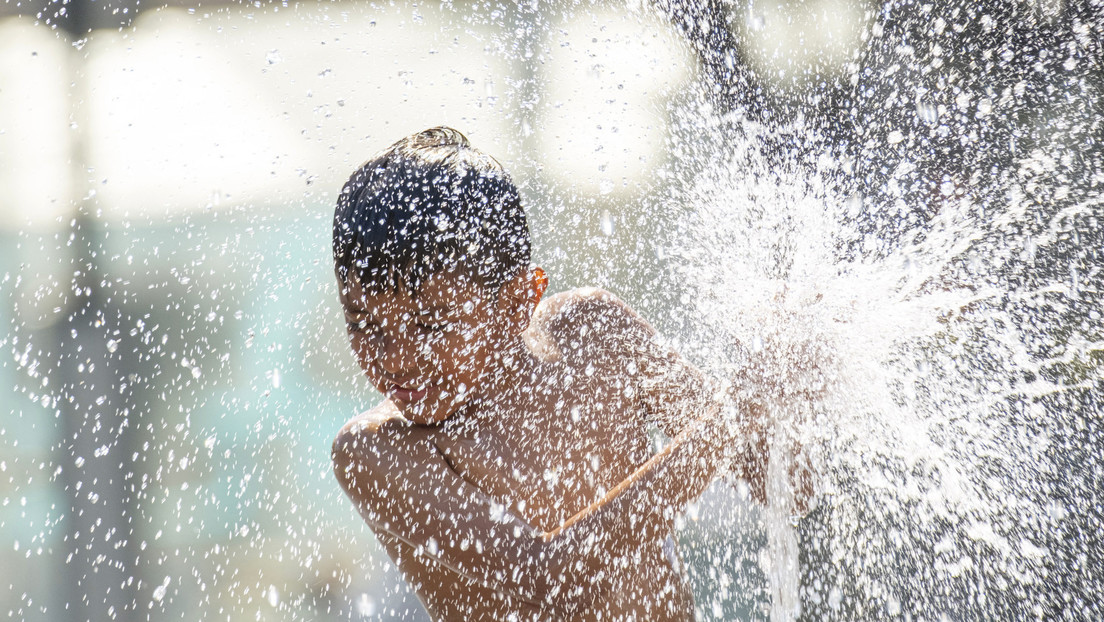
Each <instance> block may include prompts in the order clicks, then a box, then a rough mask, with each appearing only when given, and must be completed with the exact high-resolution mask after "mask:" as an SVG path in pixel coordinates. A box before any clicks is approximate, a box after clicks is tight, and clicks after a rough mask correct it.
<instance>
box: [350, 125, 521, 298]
mask: <svg viewBox="0 0 1104 622" xmlns="http://www.w3.org/2000/svg"><path fill="white" fill-rule="evenodd" d="M333 255H334V271H335V272H336V274H337V277H338V279H340V280H341V281H342V282H343V283H344V282H346V281H347V280H348V279H349V277H350V276H351V275H355V276H356V277H357V279H358V280H359V282H360V284H361V287H363V288H365V290H366V291H369V292H373V293H381V292H395V291H398V290H399V289H406V290H407V291H409V292H410V293H411V295H416V294H417V291H418V289H419V288H420V287H421V285H422V283H424V282H425V280H426V279H427V278H428V277H429V276H430V275H431V274H433V273H435V272H439V271H442V270H449V269H466V270H468V271H470V273H471V274H472V275H473V276H475V277H476V279H477V280H478V281H479V282H480V283H481V284H482V285H483V286H485V287H487V288H489V289H493V290H494V291H495V292H496V293H497V291H498V289H499V288H500V287H501V286H502V284H503V283H505V282H506V281H507V280H509V279H510V278H511V277H513V276H514V275H516V274H517V273H518V272H519V271H520V270H521V269H522V268H525V267H527V266H528V265H529V227H528V225H527V224H526V220H525V212H524V210H522V207H521V199H520V196H519V194H518V190H517V187H516V186H515V185H514V182H513V181H512V180H511V179H510V176H509V175H507V174H506V171H505V170H503V168H502V165H501V164H499V163H498V161H497V160H495V159H494V158H492V157H490V156H489V155H486V154H485V153H483V152H481V151H479V150H478V149H476V148H474V147H472V146H471V143H469V142H468V139H467V138H466V137H465V136H464V135H463V134H461V133H460V132H458V131H456V130H454V129H452V128H448V127H435V128H432V129H428V130H425V131H423V132H418V133H417V134H414V135H412V136H408V137H406V138H404V139H402V140H400V141H398V142H397V143H395V144H393V145H391V146H390V147H388V148H387V149H386V150H385V151H384V152H383V153H381V154H379V155H377V156H376V157H374V158H372V159H371V160H368V161H367V162H365V163H364V164H363V165H362V166H361V167H360V168H359V169H357V170H356V172H354V173H353V174H352V176H351V177H349V181H348V182H346V183H345V187H344V188H342V190H341V196H340V197H338V200H337V208H336V209H335V210H334V221H333Z"/></svg>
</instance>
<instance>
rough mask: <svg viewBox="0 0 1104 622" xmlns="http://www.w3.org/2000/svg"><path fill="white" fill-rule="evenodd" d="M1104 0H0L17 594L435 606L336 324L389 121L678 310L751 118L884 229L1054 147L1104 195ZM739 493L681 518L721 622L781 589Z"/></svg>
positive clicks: (573, 271) (412, 612) (0, 568)
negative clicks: (354, 495) (335, 257)
mask: <svg viewBox="0 0 1104 622" xmlns="http://www.w3.org/2000/svg"><path fill="white" fill-rule="evenodd" d="M1100 14H1101V6H1100V4H1099V3H1093V2H1080V3H1078V2H1072V1H1070V2H1067V1H1066V0H1046V1H1036V0H1015V1H1010V2H1004V1H1000V2H997V1H996V0H993V1H992V2H982V3H972V2H971V3H966V2H945V1H939V0H937V1H935V2H933V3H926V4H925V3H918V2H899V3H890V4H888V5H884V6H883V5H880V4H877V3H875V2H873V1H869V0H805V1H797V0H780V1H778V2H773V3H758V2H755V3H729V2H719V1H714V0H701V1H700V2H684V1H679V0H663V1H657V2H654V3H648V2H552V3H546V2H539V1H537V0H533V1H532V2H524V3H515V2H501V3H499V2H493V1H482V0H480V1H472V2H467V1H459V0H457V1H453V2H443V3H426V2H413V1H405V0H402V1H393V2H365V1H337V2H286V1H285V2H270V1H267V0H266V1H264V2H261V1H259V0H258V1H257V2H248V3H247V2H221V1H215V2H202V3H200V2H190V1H188V0H170V1H168V2H154V3H140V2H139V1H138V0H62V1H59V2H47V1H39V0H3V2H2V3H0V301H2V302H0V326H2V327H3V329H2V330H0V560H2V563H0V614H4V615H7V616H8V617H9V618H13V619H19V620H107V619H114V620H139V619H142V620H169V619H183V620H189V619H226V620H246V619H248V620H288V619H295V620H299V619H303V620H331V619H378V620H392V619H424V614H423V613H422V612H421V610H420V607H419V606H418V604H417V602H416V599H415V598H414V597H413V596H412V594H411V593H410V591H409V590H408V589H407V588H406V587H405V586H404V585H403V583H402V581H401V579H400V578H399V577H398V574H397V572H396V571H395V570H394V569H393V568H392V567H391V565H390V563H389V562H387V561H386V558H385V556H384V555H382V553H381V552H380V551H379V549H378V548H377V547H376V544H375V541H374V539H373V538H372V536H371V533H370V532H369V530H368V529H367V528H366V527H364V526H363V524H362V523H361V521H360V519H359V518H358V517H357V516H356V515H355V513H354V512H353V510H352V508H351V506H350V504H349V503H348V502H347V501H346V500H345V499H344V497H343V496H342V494H341V492H340V490H339V489H338V487H337V486H336V483H335V480H334V479H333V477H332V475H331V473H330V467H329V448H330V441H331V439H332V437H333V435H334V433H335V432H336V430H337V429H338V428H339V427H340V426H341V424H342V423H343V422H344V421H346V420H347V419H348V418H350V417H351V416H352V415H354V414H355V413H357V412H359V411H361V410H364V409H366V408H368V407H370V406H371V405H372V404H374V403H375V401H376V400H377V399H378V396H377V395H374V394H373V392H372V389H371V388H370V387H368V385H367V384H366V383H365V382H364V381H363V380H362V379H361V378H360V376H359V373H358V370H357V367H356V364H355V362H354V361H353V359H352V356H351V354H350V352H349V351H348V347H347V343H346V339H345V336H344V333H343V327H342V323H341V320H340V311H339V308H338V306H337V301H336V290H335V285H334V279H333V276H332V271H331V264H330V261H331V258H330V220H331V218H332V209H333V203H334V201H335V198H336V196H337V194H338V192H339V190H340V188H341V185H342V183H343V182H344V180H345V178H346V177H347V175H348V174H349V173H350V172H351V171H352V170H353V169H354V168H356V167H357V166H358V165H359V164H360V163H361V162H362V161H364V160H365V159H367V158H368V157H370V156H371V155H372V154H374V153H375V152H377V151H379V150H381V149H383V148H384V147H386V146H387V145H389V144H390V143H392V142H393V141H395V140H397V139H398V138H400V137H402V136H405V135H407V134H410V133H412V132H414V131H417V130H420V129H424V128H427V127H431V126H435V125H441V124H445V125H451V126H454V127H456V128H458V129H460V130H461V131H463V132H465V133H466V134H467V135H468V136H469V138H471V140H472V141H473V143H474V144H475V145H477V146H478V147H480V148H482V149H484V150H485V151H487V152H489V153H491V154H493V155H495V156H496V157H497V158H498V159H499V160H500V161H501V162H502V163H503V164H504V166H505V167H506V168H507V170H509V171H511V173H512V174H513V176H514V178H515V180H516V181H517V182H518V184H519V186H521V188H522V190H523V192H524V194H525V197H526V204H527V206H528V210H529V214H530V225H531V229H532V231H533V236H534V241H535V260H536V261H537V262H539V263H541V264H542V265H544V266H545V267H546V269H548V270H549V272H550V274H551V276H552V287H553V289H554V290H562V289H566V288H569V287H574V286H579V285H601V286H604V287H607V288H610V289H612V290H613V291H615V292H617V293H619V294H620V295H622V296H623V297H624V298H626V299H627V300H628V301H629V302H630V303H631V304H633V305H634V306H637V307H639V308H640V309H641V310H642V312H643V313H644V315H645V316H646V317H649V318H650V319H652V320H653V321H654V322H655V323H656V324H657V325H658V326H659V327H660V328H661V329H663V330H664V331H665V332H669V333H672V334H675V335H677V334H678V332H679V327H680V325H681V324H680V322H682V321H684V319H683V318H680V316H679V313H678V309H679V305H680V298H679V296H680V294H681V293H682V290H681V288H680V284H679V282H678V280H677V277H676V276H674V275H673V274H672V273H670V271H669V270H668V269H667V267H666V266H667V264H666V262H665V257H664V248H665V242H666V240H667V239H668V237H669V236H670V235H671V233H670V232H671V230H672V226H673V223H677V221H678V219H679V218H680V214H682V213H683V212H684V211H685V210H686V209H688V207H687V206H685V205H682V204H680V202H679V201H677V200H676V199H677V197H678V196H679V193H680V192H681V189H683V188H685V187H687V186H688V185H690V184H691V183H692V182H693V180H694V176H695V174H696V172H697V171H698V170H699V169H701V168H702V167H704V166H705V165H706V164H708V163H709V162H710V161H711V160H712V159H713V158H719V157H721V155H720V154H722V153H723V152H724V148H725V147H724V146H725V143H726V141H727V140H729V139H730V138H732V137H734V136H737V135H741V134H742V133H743V131H744V130H743V129H742V128H745V127H748V126H751V125H755V126H763V127H768V128H792V127H801V128H804V133H796V134H795V133H794V132H782V131H780V132H778V133H773V134H772V133H767V134H764V136H766V138H765V139H764V141H763V145H762V149H763V150H764V151H766V152H798V153H802V154H815V157H810V158H809V159H808V166H809V167H810V171H817V174H818V175H821V176H822V177H823V178H824V179H825V180H827V182H828V183H829V184H831V185H833V186H835V187H836V188H837V189H838V191H839V192H840V193H842V194H844V195H847V194H853V193H854V192H856V191H857V190H856V189H863V190H864V193H865V195H864V196H865V198H864V200H860V201H859V203H858V206H859V207H858V208H857V209H856V210H855V213H854V218H855V220H856V222H857V223H859V224H860V225H862V224H863V223H866V226H868V227H869V228H871V229H874V228H880V229H884V228H885V226H886V223H893V222H910V221H923V220H924V219H926V218H929V217H930V216H931V211H932V209H934V208H933V207H932V205H933V203H932V201H931V200H930V199H931V197H933V196H949V195H953V194H954V193H955V192H961V190H960V189H961V188H965V187H967V186H968V185H969V184H971V183H972V184H974V185H975V187H976V186H979V185H982V182H981V181H978V179H977V178H976V175H977V174H978V172H979V171H980V172H982V174H983V175H987V174H988V173H986V171H990V170H992V171H1000V170H1003V169H1004V168H1007V167H1008V166H1010V165H1011V163H1012V162H1014V161H1015V160H1016V158H1017V157H1018V155H1017V154H1023V153H1027V152H1030V150H1032V149H1035V148H1038V147H1039V145H1042V144H1052V143H1048V142H1046V141H1055V140H1057V141H1066V143H1065V144H1067V151H1066V152H1067V153H1077V154H1079V156H1078V158H1077V159H1076V161H1070V162H1063V165H1064V166H1066V167H1067V168H1066V170H1067V171H1069V176H1070V178H1071V179H1072V180H1073V181H1072V182H1071V183H1073V184H1074V186H1073V188H1074V189H1073V192H1074V193H1077V192H1079V191H1080V190H1079V189H1084V188H1099V186H1100V185H1101V184H1102V183H1104V178H1102V177H1101V173H1100V171H1101V170H1104V168H1102V167H1101V166H1100V158H1101V136H1102V132H1104V130H1102V129H1101V123H1100V118H1101V112H1102V111H1101V106H1102V104H1101V95H1100V94H1101V91H1102V85H1104V66H1102V63H1101V40H1102V36H1101V33H1102V30H1101V28H1100ZM1048 50H1051V52H1050V53H1049V55H1048V53H1047V51H1048ZM1053 50H1058V51H1061V53H1058V52H1054V51H1053ZM918 58H919V59H922V62H921V61H920V60H916V59H918ZM902 59H904V60H902ZM910 59H911V60H910ZM1064 64H1065V65H1064ZM902 85H907V88H906V87H903V86H902ZM1008 93H1012V95H1011V96H1009V95H1008ZM1002 96H1003V97H1005V98H1006V99H1003V100H1002ZM1008 98H1011V99H1008ZM1009 102H1011V103H1009ZM1002 106H1003V107H1002ZM703 119H709V120H710V121H709V122H703V121H702V120H703ZM941 119H942V120H941ZM1062 123H1066V124H1067V125H1066V126H1061V124H1062ZM1069 123H1080V124H1081V125H1079V126H1078V127H1077V128H1075V129H1076V131H1074V130H1071V129H1070V127H1069V126H1068V124H1069ZM956 124H957V125H956ZM948 126H949V127H951V128H953V129H955V130H956V131H954V132H949V131H948V132H943V130H941V129H940V128H947V127H948ZM1055 127H1061V129H1062V130H1063V131H1061V132H1058V133H1056V132H1055V131H1054V128H1055ZM962 128H965V130H966V131H965V132H960V131H957V130H958V129H962ZM970 131H973V132H974V135H973V138H971V139H962V136H963V135H966V136H968V135H969V132H970ZM894 132H897V134H894ZM905 137H907V138H908V140H904V139H903V138H905ZM901 143H903V144H901ZM906 145H907V146H909V147H910V150H909V154H910V155H909V157H910V158H911V159H910V160H909V162H910V166H911V167H912V168H911V169H908V170H909V171H919V173H913V174H912V175H910V177H909V179H910V180H911V182H912V183H910V184H907V185H906V184H902V183H898V181H897V180H898V179H899V177H900V171H901V169H900V165H901V161H902V157H903V156H902V155H901V149H903V148H904V147H905V146H906ZM1078 167H1080V168H1078ZM1078 171H1080V173H1079V172H1078ZM994 174H995V173H994ZM895 175H896V177H895ZM972 175H973V176H974V177H971V176H972ZM1094 175H1095V177H1094ZM860 229H861V226H860ZM1094 239H1095V238H1094ZM854 242H855V244H854V245H853V248H854V249H860V248H861V240H859V239H856V240H855V241H854ZM1086 244H1088V245H1091V244H1095V242H1091V243H1090V242H1087V241H1086V242H1080V241H1079V242H1076V243H1075V249H1076V248H1077V247H1079V246H1084V245H1086ZM850 248H852V247H848V246H847V245H846V244H845V245H843V246H842V247H841V253H843V254H846V253H848V252H859V251H857V250H854V251H853V250H849V249H850ZM873 252H874V253H875V254H876V253H877V252H878V251H877V249H875V250H874V251H873ZM1064 269H1065V267H1063V266H1059V267H1056V268H1055V270H1058V271H1061V270H1064ZM745 499H746V494H744V495H742V494H741V491H739V490H736V489H732V487H727V488H719V489H716V490H714V491H713V492H712V493H711V496H710V497H709V498H707V499H706V500H705V501H703V503H702V504H701V505H700V507H696V508H694V509H693V510H692V511H691V513H690V516H689V518H688V519H687V521H686V524H685V526H684V529H683V535H682V538H683V540H684V542H686V544H687V546H686V548H685V551H686V555H687V557H688V559H689V561H690V562H691V564H692V565H693V567H694V568H695V570H694V571H693V577H694V582H695V590H696V591H697V599H698V604H699V609H700V612H699V613H700V616H701V617H702V618H703V619H734V618H736V617H740V618H746V617H753V618H762V617H764V616H765V615H766V613H765V612H766V604H765V603H766V602H767V600H768V598H769V597H768V594H767V588H766V586H765V578H764V575H763V573H762V571H761V569H760V568H759V565H758V560H757V559H756V558H755V557H754V555H752V554H747V555H743V554H735V553H732V552H731V551H729V552H727V553H724V555H727V556H728V557H727V558H726V559H724V560H718V559H717V558H716V555H718V553H717V550H718V549H716V548H715V547H712V546H711V545H710V544H709V543H710V542H713V541H718V540H720V539H723V540H725V541H728V542H731V541H734V539H737V540H738V539H741V538H742V539H744V540H746V542H747V547H745V549H739V547H737V549H738V550H755V548H756V546H759V545H757V544H756V543H757V542H760V541H761V539H762V534H761V533H760V532H759V531H757V530H756V528H755V525H754V522H755V516H756V514H755V510H754V508H750V507H749V506H747V504H746V501H745Z"/></svg>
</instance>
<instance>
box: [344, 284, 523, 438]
mask: <svg viewBox="0 0 1104 622" xmlns="http://www.w3.org/2000/svg"><path fill="white" fill-rule="evenodd" d="M484 290H485V288H483V287H481V286H480V285H479V284H478V283H477V282H475V281H474V280H473V279H472V278H470V277H469V276H467V275H466V274H464V273H457V272H453V271H447V272H439V273H436V274H433V275H432V276H430V277H429V278H428V279H427V280H426V281H425V282H424V283H423V284H422V286H421V288H420V289H419V290H418V292H417V295H416V296H411V294H410V293H409V292H407V291H405V290H401V291H398V292H384V293H378V294H373V293H368V292H366V291H364V289H363V288H362V287H361V286H360V283H359V282H358V279H357V278H355V277H351V278H349V279H348V281H347V282H346V283H344V284H343V285H342V291H341V304H342V306H343V307H344V309H345V323H346V328H347V330H348V333H349V338H350V341H351V343H352V347H353V352H354V353H355V354H356V357H357V360H358V361H359V362H360V366H361V368H362V369H363V370H364V373H365V375H366V376H368V379H369V380H370V381H371V382H372V384H373V385H374V386H375V387H376V389H378V390H379V391H380V392H381V393H383V394H384V395H386V396H387V397H388V398H389V399H390V400H391V401H392V402H393V403H394V404H395V405H396V406H397V407H398V408H399V409H400V410H401V411H402V413H403V415H404V416H405V417H406V418H407V419H409V420H411V421H413V422H414V423H418V424H422V425H430V424H434V423H439V422H441V421H443V420H445V418H447V417H448V416H449V415H451V414H453V413H454V412H456V411H458V410H459V409H460V408H462V407H463V406H464V404H466V403H468V402H469V401H470V400H471V399H473V398H474V397H478V396H480V391H482V390H483V389H485V388H486V385H487V383H488V380H489V375H490V374H491V373H493V371H494V369H495V361H496V357H495V353H496V352H498V351H499V350H500V349H501V348H502V347H503V345H504V344H505V343H506V342H507V341H508V339H509V337H510V329H509V323H508V322H506V321H504V317H505V315H506V314H504V313H503V311H504V310H503V309H499V308H498V307H499V306H501V305H500V304H499V302H498V300H496V298H495V297H494V296H492V295H490V294H489V293H487V292H486V291H484ZM502 298H505V297H502Z"/></svg>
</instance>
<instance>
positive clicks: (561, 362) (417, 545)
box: [334, 270, 733, 620]
mask: <svg viewBox="0 0 1104 622" xmlns="http://www.w3.org/2000/svg"><path fill="white" fill-rule="evenodd" d="M542 291H543V285H542V281H541V274H540V273H538V272H536V271H533V270H530V271H526V272H523V273H522V274H519V275H518V276H517V277H516V278H514V279H512V280H511V281H510V282H508V283H507V284H506V285H504V286H503V288H502V290H501V291H500V292H498V295H493V294H491V295H488V294H487V293H486V292H485V291H484V290H483V288H482V287H481V286H480V285H479V284H478V283H476V282H475V281H473V280H472V279H469V278H467V277H466V276H465V275H463V274H458V273H440V274H435V275H433V276H432V277H431V278H430V279H428V280H427V282H426V283H425V284H423V286H422V287H421V288H420V289H419V291H418V292H417V295H416V296H411V295H409V294H408V293H407V292H402V291H400V292H383V293H375V292H366V291H364V289H363V288H361V287H360V285H359V283H357V282H356V281H355V280H354V281H352V282H350V283H347V284H345V287H344V288H343V290H342V294H341V301H342V305H343V306H344V309H345V315H346V322H347V325H348V328H349V335H350V340H351V344H352V347H353V351H354V352H355V353H356V355H357V358H358V360H359V362H360V365H361V367H362V368H363V370H364V373H365V374H366V376H367V377H368V378H369V379H370V380H371V382H372V384H373V385H374V386H375V387H376V388H377V389H378V390H380V392H381V393H383V394H384V395H385V396H386V397H387V399H385V401H384V402H383V403H382V404H380V405H379V406H377V407H376V408H373V409H372V410H371V411H369V412H367V413H364V414H362V415H360V416H358V417H356V418H354V419H353V420H351V421H350V422H349V423H348V424H346V426H345V427H344V428H343V429H342V430H341V432H340V433H339V434H338V436H337V438H336V439H335V441H334V469H335V473H336V475H337V477H338V480H339V481H340V482H341V484H342V486H343V487H344V489H345V491H346V493H347V494H348V495H349V497H350V499H352V501H353V502H354V504H355V505H356V507H357V509H358V510H359V512H360V513H361V515H362V516H363V517H364V519H365V520H366V521H367V522H368V524H369V525H370V526H371V527H372V529H373V531H374V532H375V534H376V535H377V537H378V538H379V540H380V542H381V543H382V545H383V546H384V548H385V549H386V550H387V552H388V555H389V556H390V557H391V559H392V560H394V561H395V562H396V563H397V565H398V566H399V568H400V570H401V571H402V572H403V574H404V576H405V578H406V579H407V581H408V582H409V583H410V584H411V585H412V586H413V587H414V589H415V590H416V592H417V593H418V595H419V597H420V599H421V600H422V602H423V604H424V605H425V606H426V608H427V610H429V612H430V614H431V615H432V616H433V617H434V619H438V620H484V619H485V620H502V619H506V618H507V616H508V615H510V614H517V615H519V616H520V619H584V620H585V619H597V618H599V617H601V618H602V619H633V618H635V619H639V620H687V619H691V618H692V616H693V612H692V609H693V607H692V601H691V597H690V593H689V590H688V588H687V585H686V582H685V579H684V576H683V575H682V573H681V571H680V570H679V569H678V568H677V566H678V563H677V560H673V559H672V556H671V552H670V551H668V552H667V553H665V552H664V550H663V546H662V542H663V541H664V539H665V538H666V537H667V536H668V534H669V533H670V531H671V529H672V523H673V519H674V516H675V515H676V513H677V511H678V510H680V509H681V508H682V507H683V505H684V504H685V503H686V502H688V501H690V500H692V499H693V498H695V497H696V496H697V495H698V494H700V493H701V491H702V490H704V488H705V486H706V485H707V484H708V483H709V481H710V480H711V479H712V477H713V475H714V470H715V466H714V465H716V464H718V463H721V462H722V460H721V459H719V458H720V457H721V456H722V455H723V454H725V453H726V447H731V446H732V445H733V442H732V441H733V439H732V438H730V437H726V436H725V433H724V431H723V430H721V429H720V427H719V426H718V425H716V424H715V420H716V418H715V417H713V416H712V413H714V412H715V408H714V407H713V406H711V405H710V404H709V400H708V398H707V397H706V393H705V388H704V383H703V380H702V377H701V375H700V373H699V372H698V371H697V370H695V369H694V368H692V367H691V366H689V365H688V364H686V363H685V362H684V361H683V360H682V359H681V358H679V357H678V356H677V355H675V354H673V353H671V352H669V351H667V350H666V349H664V348H663V347H661V346H660V345H658V344H657V343H656V341H655V339H654V331H652V329H651V328H650V327H649V326H648V325H647V324H646V323H645V322H644V321H643V320H642V319H641V318H640V317H639V316H637V315H636V314H635V313H634V312H633V311H632V310H631V309H629V308H628V307H627V306H626V305H625V304H624V303H622V302H621V301H619V300H618V299H617V298H615V297H614V296H612V295H611V294H608V293H606V292H602V291H598V290H576V291H573V292H568V293H564V294H559V295H556V296H553V297H551V298H550V299H548V300H546V301H544V302H543V303H540V298H541V295H540V294H541V292H542ZM538 303H540V304H539V307H538ZM534 309H535V312H534ZM530 320H531V321H530ZM649 423H655V424H658V425H659V426H660V427H661V428H663V429H664V431H666V432H667V433H668V434H669V435H671V436H672V437H674V438H675V441H674V442H673V443H671V444H670V445H668V447H667V448H665V449H664V450H663V451H661V452H659V454H657V455H652V452H651V451H650V444H649V440H648V434H647V428H648V425H649ZM729 453H731V452H729ZM610 616H612V618H611V617H610Z"/></svg>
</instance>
